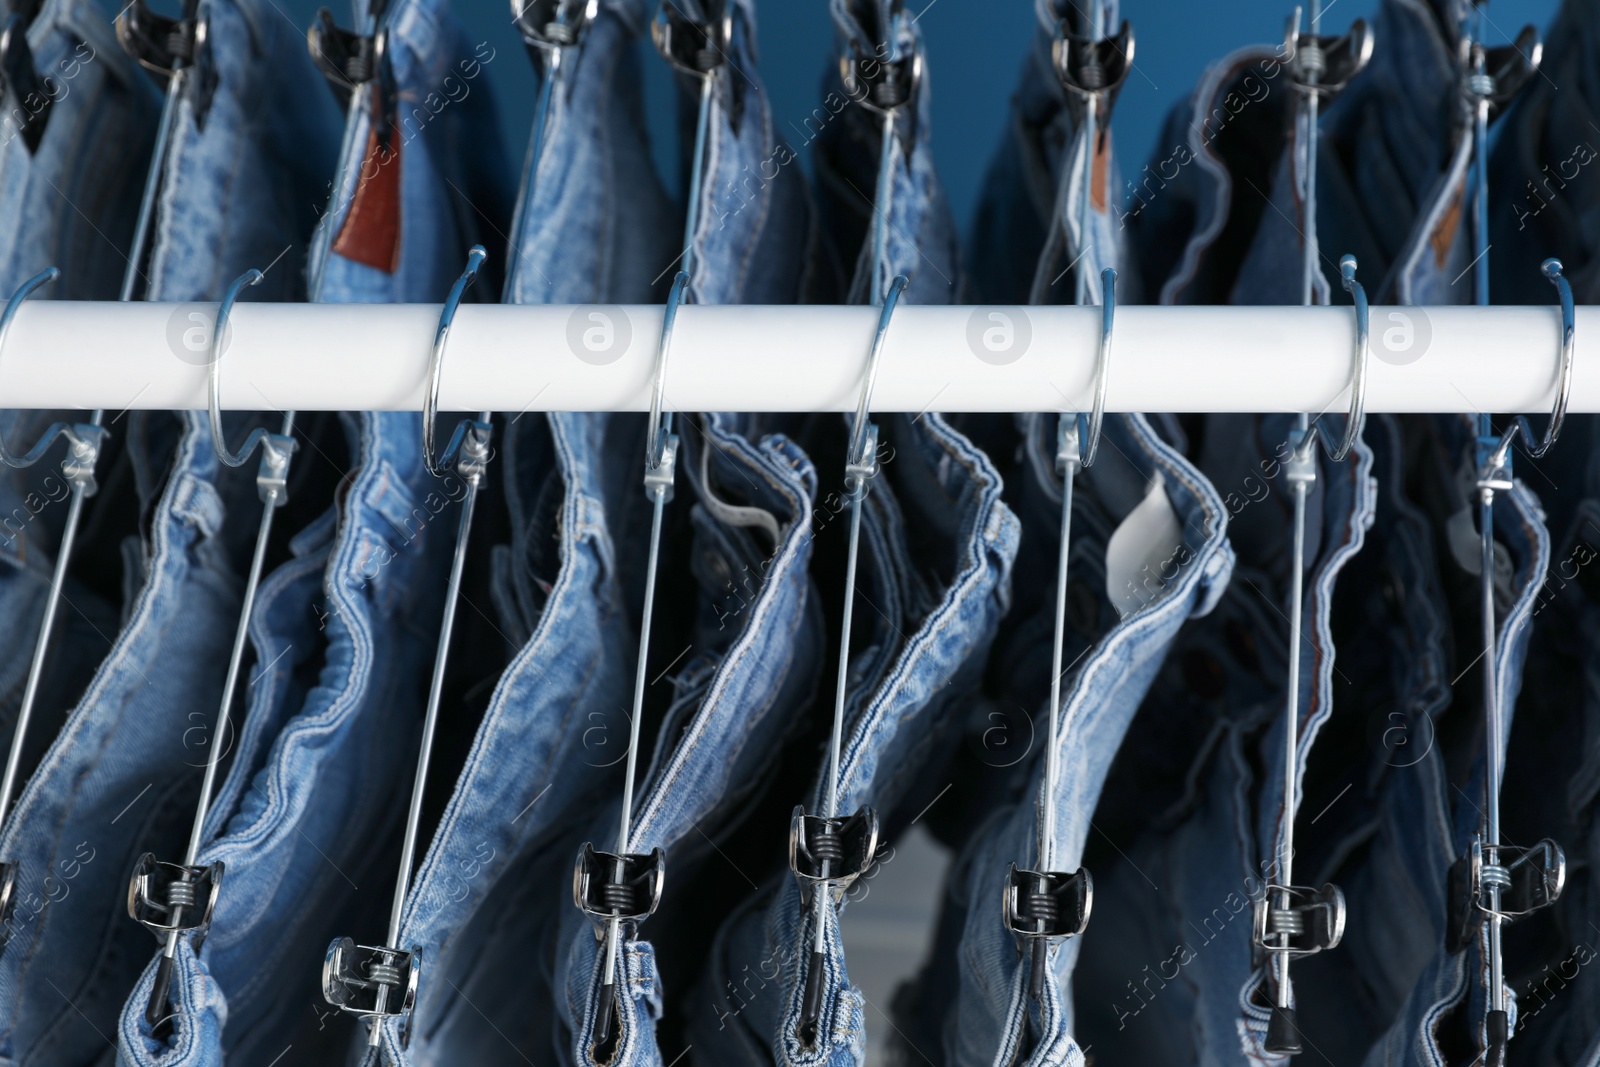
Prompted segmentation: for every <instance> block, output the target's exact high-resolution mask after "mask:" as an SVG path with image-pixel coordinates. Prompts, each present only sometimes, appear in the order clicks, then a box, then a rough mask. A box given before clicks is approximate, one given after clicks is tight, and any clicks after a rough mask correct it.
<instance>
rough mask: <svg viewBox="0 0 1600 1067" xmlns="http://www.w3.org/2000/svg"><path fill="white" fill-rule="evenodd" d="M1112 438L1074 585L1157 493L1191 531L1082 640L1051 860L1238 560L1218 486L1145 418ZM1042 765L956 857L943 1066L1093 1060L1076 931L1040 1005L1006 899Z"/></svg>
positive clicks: (1066, 714)
mask: <svg viewBox="0 0 1600 1067" xmlns="http://www.w3.org/2000/svg"><path fill="white" fill-rule="evenodd" d="M1041 421H1049V420H1041ZM1104 446H1105V447H1104V448H1103V450H1102V451H1101V452H1100V454H1099V458H1097V459H1096V461H1095V465H1094V466H1093V467H1092V468H1090V469H1089V471H1087V472H1085V474H1084V475H1083V477H1082V478H1081V479H1080V480H1079V481H1080V484H1079V486H1077V487H1075V490H1074V497H1073V503H1074V510H1075V511H1078V510H1080V509H1081V510H1084V511H1085V512H1088V511H1091V510H1093V511H1098V512H1099V515H1098V516H1097V517H1098V518H1100V522H1099V523H1094V522H1084V523H1079V522H1077V521H1074V524H1073V540H1074V542H1077V541H1079V539H1080V538H1084V544H1083V549H1082V550H1080V549H1079V548H1078V545H1077V544H1075V545H1074V546H1073V550H1074V555H1080V554H1081V555H1091V556H1099V557H1101V558H1100V560H1097V562H1099V563H1100V566H1099V567H1098V568H1096V567H1092V566H1091V567H1082V566H1079V567H1076V568H1073V567H1070V566H1069V577H1068V583H1069V585H1070V584H1073V583H1077V584H1088V585H1089V586H1090V587H1091V588H1092V589H1093V590H1094V595H1095V596H1096V599H1099V598H1100V597H1099V591H1100V589H1104V588H1106V583H1107V578H1106V567H1105V564H1104V562H1103V558H1104V557H1103V554H1104V552H1105V549H1106V544H1107V538H1106V534H1107V533H1109V529H1107V527H1115V526H1116V525H1117V524H1119V523H1120V522H1121V521H1122V520H1123V519H1124V518H1126V516H1127V514H1128V513H1129V512H1130V511H1131V510H1132V509H1133V507H1134V506H1135V505H1137V504H1139V503H1140V502H1141V501H1143V500H1144V499H1145V496H1146V494H1147V493H1148V492H1161V493H1162V494H1163V495H1164V497H1165V498H1166V500H1167V501H1168V502H1169V503H1170V505H1171V507H1172V509H1173V512H1174V513H1175V514H1174V518H1175V519H1176V520H1177V522H1178V524H1179V526H1180V527H1181V529H1182V530H1183V531H1184V532H1183V539H1182V541H1181V542H1180V543H1179V545H1178V546H1175V548H1176V550H1175V551H1174V553H1173V555H1172V556H1171V557H1170V558H1169V560H1168V562H1169V564H1170V565H1171V566H1172V567H1173V571H1172V572H1171V574H1170V576H1169V574H1168V573H1167V572H1165V571H1161V572H1160V573H1156V574H1152V575H1146V576H1145V580H1144V581H1143V582H1142V583H1141V584H1142V588H1141V589H1140V595H1139V597H1138V598H1137V601H1138V606H1137V607H1132V605H1131V604H1130V603H1129V602H1128V601H1122V602H1120V603H1119V605H1118V608H1116V609H1114V610H1113V611H1112V612H1111V618H1109V619H1104V620H1103V621H1102V626H1103V627H1104V628H1103V629H1102V630H1101V633H1100V634H1099V635H1098V640H1097V641H1095V643H1094V645H1093V648H1092V650H1089V654H1088V655H1087V656H1084V657H1081V658H1080V657H1079V656H1078V655H1076V654H1075V652H1076V650H1073V654H1072V661H1073V662H1074V663H1075V664H1077V666H1075V667H1074V668H1073V670H1074V672H1075V673H1073V674H1072V675H1070V676H1069V678H1067V679H1065V682H1066V685H1065V688H1064V693H1063V706H1062V712H1061V722H1062V730H1061V736H1060V744H1059V749H1058V752H1059V759H1060V767H1061V768H1062V775H1061V777H1060V780H1059V782H1058V783H1057V786H1056V797H1055V801H1056V804H1057V821H1056V834H1055V838H1054V842H1053V846H1052V847H1053V849H1054V861H1053V862H1052V864H1051V866H1052V868H1053V869H1056V870H1074V869H1076V868H1077V867H1078V866H1079V864H1080V861H1081V859H1082V856H1083V849H1084V844H1085V841H1086V839H1087V837H1088V834H1089V829H1090V823H1091V819H1092V816H1093V814H1094V810H1095V805H1096V803H1097V801H1098V799H1099V793H1100V787H1101V785H1102V783H1103V782H1104V780H1105V775H1106V772H1107V771H1108V770H1109V768H1110V765H1111V761H1112V758H1113V756H1114V755H1115V754H1116V752H1117V750H1118V748H1119V747H1120V746H1121V744H1122V741H1123V735H1124V732H1125V731H1126V729H1127V727H1128V724H1129V723H1130V721H1131V720H1132V719H1133V717H1134V713H1135V712H1136V711H1137V710H1138V707H1139V702H1140V700H1141V699H1142V698H1143V696H1144V694H1145V691H1146V689H1147V688H1148V686H1149V684H1150V681H1151V679H1152V678H1153V677H1154V675H1155V673H1156V671H1157V670H1158V669H1159V668H1160V666H1161V662H1162V660H1163V659H1164V658H1165V655H1166V652H1167V649H1168V647H1169V646H1170V644H1171V642H1172V639H1173V637H1174V636H1175V635H1176V633H1177V631H1178V629H1179V627H1181V626H1182V624H1183V622H1184V620H1185V619H1187V618H1189V617H1190V616H1191V615H1195V614H1203V613H1205V612H1206V611H1207V610H1209V609H1210V607H1211V606H1212V605H1213V604H1214V603H1215V601H1216V599H1217V598H1218V597H1220V596H1221V595H1222V591H1223V588H1224V587H1225V586H1226V584H1227V580H1228V576H1229V573H1230V571H1231V568H1232V562H1233V560H1232V552H1231V550H1230V549H1229V548H1228V546H1227V542H1226V540H1225V538H1224V528H1225V525H1226V519H1225V512H1224V510H1223V505H1222V498H1221V496H1220V495H1218V494H1217V492H1216V490H1215V489H1213V488H1212V487H1211V486H1210V484H1209V483H1207V482H1206V481H1205V479H1204V478H1203V477H1201V475H1200V473H1199V472H1198V471H1197V470H1195V468H1194V467H1192V466H1191V465H1190V464H1188V463H1187V462H1186V461H1185V460H1184V459H1183V458H1182V457H1181V456H1180V455H1179V454H1178V453H1177V452H1176V451H1175V450H1174V449H1172V448H1171V447H1170V446H1168V445H1166V444H1164V443H1162V442H1161V441H1160V439H1159V438H1157V436H1156V435H1155V433H1154V432H1153V431H1152V430H1151V429H1150V428H1149V425H1148V424H1147V423H1146V422H1145V421H1144V419H1143V418H1142V417H1140V416H1137V415H1134V416H1113V417H1112V418H1111V419H1109V420H1108V421H1107V423H1106V424H1105V441H1104ZM1035 455H1038V452H1037V451H1036V452H1035ZM1045 469H1046V470H1048V468H1045ZM1153 487H1154V488H1153ZM1080 492H1081V493H1082V496H1081V497H1080V496H1079V493H1080ZM1080 500H1082V501H1083V503H1082V504H1081V505H1080V504H1079V501H1080ZM1085 518H1086V519H1087V518H1089V516H1088V515H1087V514H1086V515H1085ZM1096 526H1100V527H1101V529H1095V527H1096ZM1085 534H1087V537H1085V536H1084V535H1085ZM1074 562H1077V561H1076V560H1075V561H1074ZM1150 579H1153V580H1150ZM1040 584H1043V583H1042V582H1040ZM1118 592H1119V593H1120V592H1121V591H1120V590H1119V591H1118ZM1129 607H1131V608H1132V609H1131V610H1128V611H1127V613H1126V614H1120V612H1121V610H1122V609H1123V608H1129ZM1106 624H1109V625H1106ZM1046 713H1048V711H1047V712H1046ZM1043 767H1044V761H1043V756H1042V755H1040V756H1038V757H1035V758H1034V759H1033V761H1032V768H1033V770H1032V775H1031V777H1030V785H1031V789H1030V792H1032V793H1033V794H1034V802H1033V803H1026V802H1024V803H1021V804H1017V805H1015V806H1012V807H1009V808H1005V809H1002V810H1001V811H1000V812H999V813H998V814H997V816H996V817H995V822H994V823H992V824H991V825H990V826H989V828H988V829H987V830H986V832H984V833H983V834H981V835H978V836H976V837H974V838H973V839H972V841H971V843H970V845H969V849H968V851H969V853H970V855H968V856H964V857H963V858H962V859H961V860H959V861H957V862H958V867H959V869H960V870H961V871H962V876H963V878H964V884H963V885H962V886H961V887H959V888H957V887H954V886H952V887H951V894H952V896H953V897H956V898H957V899H961V900H964V901H965V902H966V908H965V923H964V926H965V929H964V931H963V934H962V937H961V942H960V946H959V950H958V954H957V958H955V959H945V960H940V959H937V958H936V960H935V962H934V963H933V964H932V965H931V967H930V969H949V968H958V969H959V974H960V985H961V988H960V993H959V997H958V999H957V1001H956V1003H955V1005H954V1006H953V1008H954V1010H953V1011H949V1013H948V1014H947V1015H946V1013H945V1011H944V1010H941V1011H940V1012H939V1014H940V1015H941V1016H944V1018H943V1019H942V1020H940V1021H943V1026H942V1030H943V1033H942V1035H941V1036H942V1044H943V1054H944V1055H943V1059H942V1061H941V1062H944V1063H948V1064H972V1065H984V1067H987V1065H989V1064H1009V1063H1014V1062H1026V1063H1039V1064H1043V1063H1082V1062H1083V1059H1082V1050H1081V1049H1080V1047H1079V1045H1078V1043H1077V1041H1076V1040H1075V1037H1074V1034H1073V1029H1074V1028H1073V1023H1072V996H1071V976H1072V969H1073V964H1074V963H1075V962H1076V957H1077V944H1078V939H1070V940H1067V941H1065V942H1062V943H1059V944H1058V945H1056V946H1054V947H1053V950H1052V951H1051V953H1050V956H1049V964H1048V966H1049V968H1050V972H1049V973H1050V976H1051V980H1050V981H1047V983H1046V985H1045V996H1044V1001H1043V1004H1042V1005H1041V1007H1040V1008H1039V1010H1038V1011H1037V1012H1036V1011H1035V1008H1034V1005H1033V1003H1032V1002H1031V1000H1030V998H1029V995H1028V991H1027V984H1028V979H1027V972H1028V966H1027V960H1028V957H1027V955H1026V954H1019V953H1018V952H1017V939H1016V938H1015V937H1014V936H1013V935H1012V934H1010V933H1009V932H1007V931H1006V929H1005V928H1004V926H1003V925H1002V923H1001V917H1000V912H999V907H998V905H999V901H1000V898H1001V891H1002V887H1003V882H1004V880H1005V877H1006V871H1007V867H1008V864H1010V863H1013V862H1015V863H1017V864H1018V866H1032V865H1034V861H1036V859H1037V856H1036V853H1037V847H1038V845H1037V842H1038V821H1037V820H1038V811H1039V805H1040V804H1041V803H1042V799H1041V798H1042V793H1043V790H1044V788H1045V783H1044V779H1043ZM1092 923H1093V920H1092V919H1091V930H1092V929H1093V926H1092ZM1085 936H1093V935H1092V934H1086V935H1085ZM1030 1016H1032V1022H1031V1023H1029V1022H1028V1019H1029V1017H1030ZM931 1021H934V1020H930V1022H931ZM1025 1030H1026V1031H1029V1032H1028V1033H1027V1034H1026V1036H1025V1034H1024V1031H1025ZM1024 1042H1025V1043H1026V1050H1025V1051H1024V1049H1023V1047H1022V1046H1023V1044H1024ZM1019 1055H1020V1056H1021V1058H1020V1059H1019Z"/></svg>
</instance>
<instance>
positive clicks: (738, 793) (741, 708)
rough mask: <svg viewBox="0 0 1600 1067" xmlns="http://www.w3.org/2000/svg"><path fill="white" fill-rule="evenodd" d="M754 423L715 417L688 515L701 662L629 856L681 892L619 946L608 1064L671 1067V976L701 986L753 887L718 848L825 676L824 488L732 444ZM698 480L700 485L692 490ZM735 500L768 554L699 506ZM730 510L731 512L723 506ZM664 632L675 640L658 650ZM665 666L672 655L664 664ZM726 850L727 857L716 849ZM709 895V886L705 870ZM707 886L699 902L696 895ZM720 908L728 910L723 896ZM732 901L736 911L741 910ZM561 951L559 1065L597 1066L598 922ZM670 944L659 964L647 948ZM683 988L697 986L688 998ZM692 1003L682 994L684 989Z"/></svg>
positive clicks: (782, 458) (791, 448)
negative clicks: (820, 596)
mask: <svg viewBox="0 0 1600 1067" xmlns="http://www.w3.org/2000/svg"><path fill="white" fill-rule="evenodd" d="M741 424H743V425H744V426H745V427H747V428H749V429H753V428H754V424H753V423H752V422H750V421H748V420H745V419H741V418H736V417H731V416H708V417H707V418H706V426H705V430H704V432H705V434H706V437H707V440H706V442H705V443H704V444H700V443H699V442H698V441H697V443H696V446H695V447H693V448H691V449H690V451H689V454H688V457H687V458H688V459H689V460H690V462H696V460H695V456H696V454H697V453H699V452H700V451H701V449H706V450H708V451H709V453H710V455H709V456H708V457H707V458H708V460H709V459H710V457H711V456H715V457H716V460H715V464H716V465H715V466H714V467H713V468H712V469H711V471H710V472H708V475H711V474H714V475H715V477H714V480H713V481H708V483H707V484H703V485H702V484H697V485H696V488H697V490H699V493H698V494H697V495H700V496H701V497H702V501H703V502H702V503H699V504H697V505H696V506H695V507H694V510H693V512H692V513H691V521H692V525H693V528H694V533H693V542H694V543H693V547H692V548H691V550H690V569H691V571H692V573H693V575H694V577H695V579H696V584H697V585H698V586H699V589H698V595H697V596H696V598H695V599H696V601H697V602H698V604H699V610H698V612H697V616H698V617H697V620H696V624H695V625H694V627H693V629H692V630H690V631H689V635H690V636H692V637H693V640H692V642H691V644H692V647H693V648H694V650H695V651H694V653H693V654H692V655H691V656H690V657H689V658H688V659H687V660H686V661H685V662H684V665H683V668H682V670H681V672H680V673H679V674H678V676H677V678H676V679H675V681H674V693H673V697H672V701H671V704H670V706H669V708H668V710H667V713H666V716H665V718H664V719H663V720H662V722H661V725H660V727H659V728H658V731H657V735H656V736H657V740H656V746H655V751H654V753H653V755H652V757H651V760H650V763H649V769H648V771H647V772H646V773H645V774H644V776H643V778H642V779H641V782H640V786H639V791H638V793H637V794H636V800H635V806H634V811H635V814H634V820H633V824H632V828H631V831H630V838H629V846H628V847H629V850H630V851H632V852H640V853H648V852H649V851H651V850H652V849H655V848H661V849H664V850H666V852H667V855H668V862H669V867H668V869H669V871H670V876H671V878H672V880H673V882H672V884H674V885H675V886H677V887H678V888H677V889H676V890H674V891H670V895H669V896H668V897H667V898H666V899H665V901H664V903H663V906H662V909H661V912H660V913H659V914H658V915H656V916H654V917H652V919H651V920H650V921H649V925H648V926H645V927H644V928H643V929H642V930H640V931H638V933H637V934H634V933H629V934H628V935H626V936H625V940H624V941H623V942H622V945H621V955H622V967H623V969H624V973H626V974H628V975H630V976H637V977H633V978H632V980H630V982H629V987H628V990H627V995H626V996H623V997H619V998H618V999H619V1002H620V1005H621V1007H620V1014H619V1017H618V1019H617V1027H618V1033H619V1035H620V1036H619V1037H618V1038H617V1042H618V1045H617V1050H616V1053H615V1057H616V1058H615V1059H613V1060H612V1061H611V1062H613V1063H623V1064H658V1065H659V1064H664V1063H666V1062H667V1061H668V1060H669V1059H670V1056H668V1055H664V1054H663V1052H662V1050H661V1049H660V1047H659V1045H658V1040H657V1036H656V1025H655V1019H656V1016H658V1015H659V1014H660V1012H661V1010H662V1007H663V1002H662V997H663V989H662V986H661V981H660V973H659V972H660V970H661V969H665V970H666V972H667V973H668V974H669V975H670V974H673V973H689V974H692V973H694V966H695V965H696V964H697V963H699V959H698V958H697V957H698V956H700V955H703V954H704V953H705V951H706V939H705V937H704V931H705V928H706V927H707V926H708V925H710V924H714V923H715V922H716V921H717V920H718V919H719V918H720V917H721V915H722V914H723V911H722V910H721V909H720V908H719V907H718V906H717V904H716V901H717V898H718V896H719V894H718V892H717V884H718V883H719V882H720V883H724V884H726V883H729V882H730V881H733V882H736V883H737V886H735V888H737V887H738V886H742V885H743V884H744V883H743V879H742V878H741V874H742V868H741V867H738V866H736V867H735V869H734V870H732V871H730V870H728V869H727V867H726V866H725V864H726V863H727V862H728V861H727V860H726V855H727V854H726V853H725V852H724V853H722V855H721V856H720V857H719V856H718V855H717V852H716V851H714V850H718V846H717V844H716V842H717V841H718V839H719V838H725V837H726V836H727V834H728V833H729V832H730V831H731V830H732V829H733V828H734V827H735V826H736V825H737V824H738V823H739V822H740V820H741V819H742V818H743V817H744V816H745V814H746V813H747V812H748V811H749V809H750V807H751V806H752V805H753V804H754V803H755V802H756V800H757V799H759V796H760V793H761V792H762V789H763V787H764V786H765V785H766V784H767V783H768V782H769V781H770V777H771V772H772V770H773V766H774V764H775V762H776V760H777V757H778V754H779V743H780V742H781V741H782V740H783V737H784V734H785V732H786V731H787V730H789V729H790V728H791V725H792V723H793V722H794V720H795V718H796V717H797V716H798V714H799V713H800V712H801V711H802V710H804V708H805V707H806V705H807V704H809V702H810V699H811V697H812V694H813V689H814V687H815V685H816V681H817V678H818V676H819V674H820V673H821V670H822V666H823V647H822V646H823V640H822V638H823V626H822V618H821V612H820V610H819V607H818V604H817V599H816V596H815V593H814V591H813V590H812V588H811V580H810V577H809V564H810V559H811V550H812V543H813V540H814V538H815V536H816V530H815V529H814V527H813V525H812V515H813V512H814V510H816V509H814V507H813V504H814V500H815V496H816V474H815V472H814V471H813V469H812V467H811V463H810V461H809V460H808V459H806V457H805V455H804V453H802V452H801V451H800V449H799V447H798V446H796V445H795V444H794V443H793V442H791V441H789V440H788V439H787V438H785V437H783V436H781V435H774V436H768V437H762V438H757V439H755V440H752V439H750V438H748V437H746V436H744V435H741V434H739V433H737V432H735V430H734V427H735V426H740V425H741ZM699 481H700V479H699V478H696V482H697V483H698V482H699ZM734 492H736V493H738V495H739V496H740V497H741V498H742V499H743V504H742V505H741V506H743V507H744V508H746V509H747V510H748V509H751V508H761V509H763V510H764V511H766V512H767V514H769V515H771V516H772V518H773V519H774V520H776V524H777V529H778V530H779V531H780V537H781V540H780V541H779V542H778V543H777V544H775V545H774V544H772V543H770V542H769V541H768V539H767V538H766V537H765V536H762V535H761V534H760V533H759V532H758V529H759V528H758V527H756V526H753V525H747V526H744V527H741V526H739V525H735V524H734V523H732V522H730V521H728V515H727V512H725V511H724V512H723V513H722V514H721V515H718V514H717V512H718V510H720V509H718V508H715V507H713V506H711V505H710V504H708V503H707V502H704V501H711V502H715V501H716V500H718V499H719V498H726V497H727V496H729V495H730V493H734ZM724 506H725V505H724ZM664 632H668V631H667V629H666V627H662V629H661V630H659V631H658V635H660V634H662V633H664ZM669 654H670V652H669ZM617 817H618V808H617V805H616V804H615V803H612V804H609V805H607V806H606V810H605V813H604V815H602V816H601V817H600V818H598V819H597V820H594V821H593V823H592V826H591V837H590V839H591V840H593V841H594V842H596V846H597V847H601V848H607V849H609V848H611V847H612V845H611V842H612V841H614V838H615V832H616V830H615V828H616V825H617ZM718 851H720V850H718ZM708 865H709V866H710V867H712V868H714V869H712V870H710V871H707V872H706V878H705V879H704V880H703V882H698V881H696V878H697V874H698V872H699V871H700V870H701V869H702V868H705V867H707V866H708ZM697 887H698V888H697ZM721 895H726V890H725V889H724V891H723V893H722V894H721ZM735 899H737V898H735ZM560 931H561V937H560V940H559V941H558V942H557V952H558V953H559V955H558V957H557V966H556V973H557V978H558V982H559V983H560V984H559V985H558V987H557V988H558V990H562V991H563V992H560V993H558V998H559V999H558V1000H557V1010H558V1012H559V1015H560V1020H561V1023H562V1024H563V1025H564V1026H565V1027H566V1028H567V1029H568V1030H569V1032H570V1036H569V1037H568V1040H569V1041H570V1043H571V1048H570V1050H569V1051H567V1052H566V1056H570V1057H571V1059H570V1060H567V1059H566V1058H565V1057H563V1062H574V1063H580V1064H588V1063H594V1062H597V1060H596V1058H595V1057H594V1054H593V1053H591V1051H590V1050H591V1047H592V1046H593V1045H594V1044H595V1040H596V1038H595V1030H594V1019H595V1013H596V1010H597V1002H598V1000H599V998H600V996H602V995H604V994H602V992H601V988H600V987H601V982H602V978H603V975H602V974H601V970H602V968H601V967H600V966H599V964H600V963H601V962H602V961H603V954H604V946H603V944H602V943H601V942H599V941H598V940H597V939H596V937H595V935H594V932H593V927H592V926H591V923H590V920H589V919H588V918H587V917H586V916H584V915H583V914H581V913H580V912H578V911H577V910H576V909H575V908H570V907H569V908H567V909H565V910H564V912H563V915H562V918H561V926H560ZM656 932H659V933H660V934H661V935H662V936H663V938H664V942H663V944H662V945H661V946H660V952H659V958H660V959H661V960H662V961H664V963H662V964H657V962H656V960H657V957H658V950H657V946H656V945H655V944H652V942H650V941H646V940H644V939H643V938H642V937H641V936H638V935H642V934H648V933H656ZM680 988H686V987H680ZM686 993H687V989H686Z"/></svg>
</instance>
